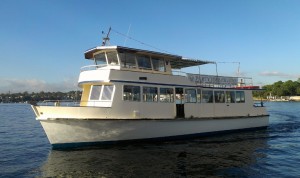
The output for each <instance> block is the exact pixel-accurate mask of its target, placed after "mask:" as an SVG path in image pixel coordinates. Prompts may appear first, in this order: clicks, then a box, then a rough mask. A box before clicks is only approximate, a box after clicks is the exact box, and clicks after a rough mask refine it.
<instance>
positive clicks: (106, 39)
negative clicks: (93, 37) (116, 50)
mask: <svg viewBox="0 0 300 178" xmlns="http://www.w3.org/2000/svg"><path fill="white" fill-rule="evenodd" d="M110 31H111V27H109V30H108V33H107V35H106V37H104V38H103V39H102V46H105V45H106V42H108V43H109V34H110ZM102 34H104V32H103V31H102Z"/></svg>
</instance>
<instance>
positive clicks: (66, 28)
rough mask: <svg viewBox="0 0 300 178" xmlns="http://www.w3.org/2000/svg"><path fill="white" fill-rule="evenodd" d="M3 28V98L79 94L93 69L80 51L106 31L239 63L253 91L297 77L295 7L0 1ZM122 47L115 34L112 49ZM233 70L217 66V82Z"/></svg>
mask: <svg viewBox="0 0 300 178" xmlns="http://www.w3.org/2000/svg"><path fill="white" fill-rule="evenodd" d="M0 24H1V25H0V93H2V92H8V91H11V92H18V91H25V90H27V91H40V90H44V91H55V90H64V91H68V90H71V89H76V88H77V84H76V81H77V78H78V75H79V70H80V67H82V66H84V65H90V64H91V61H88V60H85V59H84V56H83V53H84V51H85V50H87V49H89V48H92V47H95V46H98V45H100V44H101V37H102V35H101V31H107V30H108V28H109V27H110V26H111V27H112V28H113V29H115V30H117V31H119V32H121V33H124V34H126V33H127V32H128V29H129V26H130V27H131V28H130V31H129V36H131V37H133V38H135V39H137V40H139V41H142V42H144V43H147V44H151V45H152V46H155V47H157V48H159V49H163V50H165V51H169V52H171V53H174V54H178V55H182V56H186V57H192V58H199V59H204V60H212V61H216V62H232V61H235V62H240V72H241V73H242V74H243V75H246V76H249V77H253V79H254V82H255V84H259V85H262V84H271V83H273V82H275V81H278V80H283V81H286V80H297V78H298V77H300V70H299V64H300V61H299V59H300V1H297V0H290V1H286V0H280V1H279V0H236V1H233V0H187V1H183V0H181V1H179V0H143V1H138V0H136V1H133V0H125V1H121V0H110V1H107V0H103V1H101V0H95V1H92V0H86V1H81V0H65V1H62V0H51V1H45V0H1V2H0ZM124 43H125V38H124V37H123V36H120V35H118V34H117V33H114V32H112V34H111V44H113V45H121V46H122V45H124ZM126 46H129V47H136V48H142V49H150V50H154V49H151V48H149V47H148V46H143V45H141V44H139V43H137V42H134V41H131V40H127V41H126ZM237 68H238V65H237V64H236V63H227V64H226V63H225V64H224V63H219V64H218V69H219V70H218V72H219V75H234V74H235V72H236V71H237ZM201 71H202V72H208V73H210V74H215V69H214V66H203V67H201Z"/></svg>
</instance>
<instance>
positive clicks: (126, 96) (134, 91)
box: [123, 85, 141, 101]
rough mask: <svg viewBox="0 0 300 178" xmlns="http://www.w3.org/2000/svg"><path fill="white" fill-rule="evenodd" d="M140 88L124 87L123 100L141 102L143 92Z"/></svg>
mask: <svg viewBox="0 0 300 178" xmlns="http://www.w3.org/2000/svg"><path fill="white" fill-rule="evenodd" d="M140 90H141V89H140V87H139V86H133V85H124V87H123V100H126V101H140V98H141V91H140Z"/></svg>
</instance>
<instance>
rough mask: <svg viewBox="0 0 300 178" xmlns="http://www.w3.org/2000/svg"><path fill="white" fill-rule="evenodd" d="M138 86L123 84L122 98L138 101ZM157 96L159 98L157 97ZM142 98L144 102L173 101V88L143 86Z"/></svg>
mask: <svg viewBox="0 0 300 178" xmlns="http://www.w3.org/2000/svg"><path fill="white" fill-rule="evenodd" d="M140 96H141V88H140V86H132V85H124V87H123V100H126V101H140V100H141V97H140ZM158 96H159V98H158ZM142 98H143V99H142V100H143V101H146V102H157V101H160V102H163V103H172V102H174V89H173V88H159V95H158V88H157V87H143V95H142Z"/></svg>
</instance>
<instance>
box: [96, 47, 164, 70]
mask: <svg viewBox="0 0 300 178" xmlns="http://www.w3.org/2000/svg"><path fill="white" fill-rule="evenodd" d="M94 60H95V63H96V65H107V64H109V65H119V61H120V63H121V67H123V68H136V69H143V70H155V71H160V72H165V71H166V66H165V60H164V58H160V57H154V56H148V55H139V54H133V53H128V52H118V53H117V52H116V51H106V52H102V53H98V54H95V55H94Z"/></svg>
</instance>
